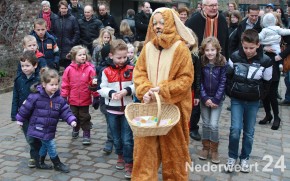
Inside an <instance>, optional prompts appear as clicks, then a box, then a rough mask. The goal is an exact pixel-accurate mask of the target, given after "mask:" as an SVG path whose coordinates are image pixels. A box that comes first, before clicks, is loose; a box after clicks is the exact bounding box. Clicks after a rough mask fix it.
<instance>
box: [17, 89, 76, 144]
mask: <svg viewBox="0 0 290 181" xmlns="http://www.w3.org/2000/svg"><path fill="white" fill-rule="evenodd" d="M60 118H61V119H63V120H66V122H67V123H68V124H69V125H70V124H71V123H72V122H73V121H76V117H75V116H74V115H73V113H72V112H71V110H70V108H69V105H68V104H67V102H66V100H65V99H64V98H63V97H61V96H60V93H59V90H58V91H57V92H56V93H55V94H54V95H53V96H52V97H51V98H50V97H49V96H48V94H47V93H46V92H45V90H44V89H43V87H42V86H41V85H39V86H37V92H36V93H32V94H30V95H29V96H28V98H27V99H26V100H25V102H24V104H23V105H22V106H21V108H20V109H19V112H18V114H17V115H16V119H17V121H20V122H22V123H23V122H24V121H26V120H29V127H28V131H27V135H28V136H31V137H34V138H38V139H41V140H52V139H53V138H55V133H56V126H57V123H58V120H59V119H60Z"/></svg>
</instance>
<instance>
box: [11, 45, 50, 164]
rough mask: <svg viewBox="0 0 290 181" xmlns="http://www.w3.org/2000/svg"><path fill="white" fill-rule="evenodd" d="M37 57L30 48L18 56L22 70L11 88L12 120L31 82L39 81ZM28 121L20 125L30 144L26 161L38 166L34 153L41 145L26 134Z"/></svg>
mask: <svg viewBox="0 0 290 181" xmlns="http://www.w3.org/2000/svg"><path fill="white" fill-rule="evenodd" d="M37 62H38V60H37V58H36V56H35V52H34V51H31V50H27V51H25V52H23V54H22V56H21V58H20V65H21V70H22V72H21V73H20V74H19V75H17V77H16V78H15V80H14V88H13V98H12V108H11V119H12V121H16V114H17V112H18V110H19V108H20V107H21V105H22V103H23V102H24V100H26V99H27V97H28V96H29V94H30V92H31V91H30V87H31V86H32V85H33V84H36V83H38V82H39V72H37V71H36V68H37ZM28 124H29V122H28V121H25V122H24V124H23V126H22V128H23V129H22V131H23V133H24V136H25V138H26V141H27V143H28V144H29V146H30V159H29V161H28V167H30V168H34V167H35V166H38V167H39V164H38V162H35V161H36V155H38V152H39V149H40V147H41V142H40V140H39V139H36V138H33V137H30V136H28V135H27V129H28ZM43 163H44V162H43ZM46 166H47V168H49V167H50V168H51V166H49V165H46Z"/></svg>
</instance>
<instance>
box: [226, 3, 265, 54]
mask: <svg viewBox="0 0 290 181" xmlns="http://www.w3.org/2000/svg"><path fill="white" fill-rule="evenodd" d="M259 11H260V8H259V6H258V5H256V4H251V5H249V7H248V17H247V18H245V19H244V20H243V21H241V23H240V24H239V26H238V28H237V31H236V33H235V34H233V36H231V39H230V46H229V49H230V54H232V53H233V52H235V51H236V50H239V48H240V47H241V46H242V44H241V36H242V33H243V32H244V31H245V30H247V29H254V30H256V31H258V33H259V32H260V31H261V30H262V28H261V23H260V20H261V18H260V17H259Z"/></svg>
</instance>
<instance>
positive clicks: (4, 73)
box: [0, 70, 8, 77]
mask: <svg viewBox="0 0 290 181" xmlns="http://www.w3.org/2000/svg"><path fill="white" fill-rule="evenodd" d="M7 75H8V73H7V72H5V71H2V70H0V77H6V76H7Z"/></svg>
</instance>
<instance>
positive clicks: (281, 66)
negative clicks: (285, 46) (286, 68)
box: [279, 64, 283, 72]
mask: <svg viewBox="0 0 290 181" xmlns="http://www.w3.org/2000/svg"><path fill="white" fill-rule="evenodd" d="M279 70H280V72H283V65H282V64H279Z"/></svg>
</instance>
